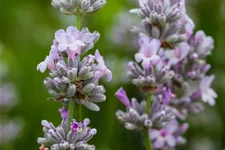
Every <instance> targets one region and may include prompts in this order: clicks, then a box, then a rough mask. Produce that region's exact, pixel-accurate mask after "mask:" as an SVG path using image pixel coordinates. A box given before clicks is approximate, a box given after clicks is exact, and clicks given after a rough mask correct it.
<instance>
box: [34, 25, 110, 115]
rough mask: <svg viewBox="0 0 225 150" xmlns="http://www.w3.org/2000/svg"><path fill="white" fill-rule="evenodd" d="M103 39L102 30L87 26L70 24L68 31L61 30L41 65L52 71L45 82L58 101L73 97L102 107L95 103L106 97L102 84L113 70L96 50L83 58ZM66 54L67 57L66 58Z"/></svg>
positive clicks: (42, 68)
mask: <svg viewBox="0 0 225 150" xmlns="http://www.w3.org/2000/svg"><path fill="white" fill-rule="evenodd" d="M97 39H99V33H97V32H94V33H93V34H92V33H90V32H89V31H88V30H87V28H84V29H82V31H81V32H80V31H78V30H77V28H76V27H73V26H70V27H68V28H67V30H66V32H65V31H64V30H58V31H57V32H56V33H55V39H54V41H53V45H52V47H51V51H50V53H49V56H47V57H46V59H45V60H44V61H43V62H41V63H40V64H39V65H38V66H37V69H38V70H40V71H41V72H44V71H45V70H46V68H48V69H49V71H50V73H49V74H50V77H47V78H46V79H45V80H44V84H45V86H46V87H47V88H48V91H49V93H50V94H51V95H53V96H54V97H53V98H51V99H53V100H56V101H62V102H64V103H67V102H68V101H69V100H73V101H75V102H76V103H78V104H83V105H85V106H86V107H87V108H89V109H91V110H94V111H99V107H98V106H97V105H96V104H94V103H98V102H103V101H105V99H106V97H105V95H104V92H105V89H104V87H103V86H102V85H98V81H99V79H100V78H101V77H103V76H105V75H106V76H107V79H108V80H111V78H112V75H111V71H110V70H109V69H107V67H106V66H105V62H104V59H103V57H102V56H101V55H100V53H99V51H98V50H96V52H95V55H94V56H93V55H88V56H86V57H84V58H83V59H82V60H81V58H80V55H81V54H83V53H85V52H86V51H88V50H89V49H90V48H92V47H93V45H94V43H95V42H96V41H97ZM64 57H66V58H64Z"/></svg>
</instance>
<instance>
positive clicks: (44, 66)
mask: <svg viewBox="0 0 225 150" xmlns="http://www.w3.org/2000/svg"><path fill="white" fill-rule="evenodd" d="M46 69H47V63H46V62H44V61H43V62H41V63H39V64H38V65H37V70H40V72H42V73H43V72H45V70H46Z"/></svg>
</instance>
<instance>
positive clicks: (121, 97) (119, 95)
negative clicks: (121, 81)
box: [115, 87, 131, 107]
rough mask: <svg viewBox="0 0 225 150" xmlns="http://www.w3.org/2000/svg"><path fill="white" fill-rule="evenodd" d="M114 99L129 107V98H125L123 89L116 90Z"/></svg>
mask: <svg viewBox="0 0 225 150" xmlns="http://www.w3.org/2000/svg"><path fill="white" fill-rule="evenodd" d="M115 95H116V97H117V98H118V99H119V100H120V101H121V102H122V103H123V104H124V105H125V106H126V107H130V106H131V103H130V100H129V98H128V97H127V94H126V92H125V91H124V90H123V88H122V87H121V88H120V89H119V90H117V92H116V93H115Z"/></svg>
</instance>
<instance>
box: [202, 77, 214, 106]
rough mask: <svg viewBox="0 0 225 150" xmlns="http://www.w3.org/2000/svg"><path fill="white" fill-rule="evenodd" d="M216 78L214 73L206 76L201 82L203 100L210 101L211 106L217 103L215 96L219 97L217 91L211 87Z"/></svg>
mask: <svg viewBox="0 0 225 150" xmlns="http://www.w3.org/2000/svg"><path fill="white" fill-rule="evenodd" d="M214 78H215V76H214V75H211V76H206V77H204V78H203V79H202V81H201V83H200V90H201V96H202V100H203V101H204V102H208V103H209V105H211V106H213V105H215V98H217V94H216V92H215V91H214V90H213V89H212V88H210V86H211V84H212V82H213V80H214Z"/></svg>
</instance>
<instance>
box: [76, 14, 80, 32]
mask: <svg viewBox="0 0 225 150" xmlns="http://www.w3.org/2000/svg"><path fill="white" fill-rule="evenodd" d="M76 27H77V29H78V30H80V29H81V15H79V14H78V15H77V16H76Z"/></svg>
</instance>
